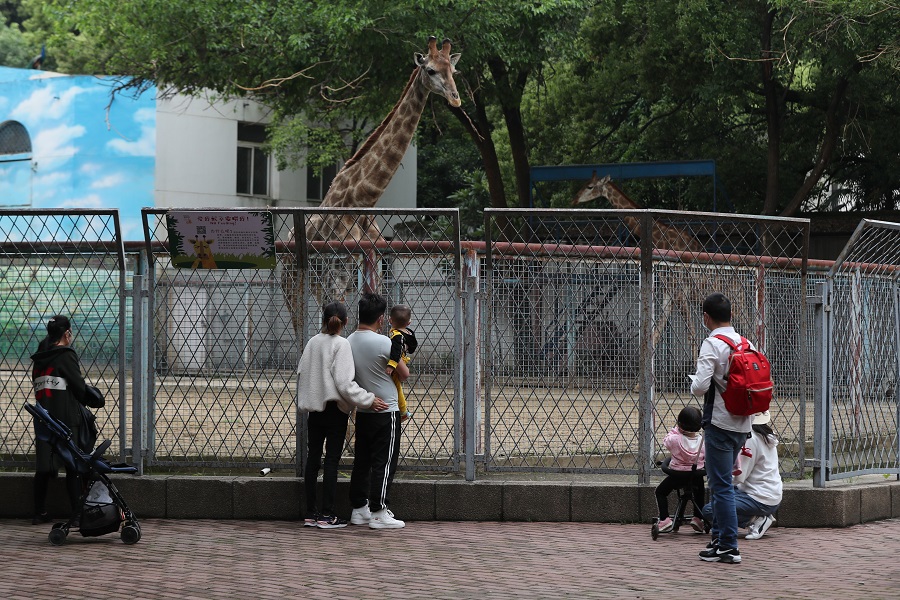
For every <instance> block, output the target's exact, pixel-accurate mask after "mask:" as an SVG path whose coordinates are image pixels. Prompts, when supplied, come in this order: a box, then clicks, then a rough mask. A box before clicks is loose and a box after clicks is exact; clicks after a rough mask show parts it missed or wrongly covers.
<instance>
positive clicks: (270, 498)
mask: <svg viewBox="0 0 900 600" xmlns="http://www.w3.org/2000/svg"><path fill="white" fill-rule="evenodd" d="M32 478H33V475H32V474H31V473H0V517H2V518H10V517H13V518H20V517H24V518H27V517H30V516H31V511H32V508H31V507H32V498H33V490H32ZM113 481H114V482H115V484H116V487H117V488H118V489H119V491H120V492H121V493H122V496H123V497H124V498H125V500H126V502H128V505H129V506H130V507H131V509H132V510H133V511H134V513H135V514H136V515H138V516H139V517H149V518H167V519H253V520H257V519H276V520H296V519H299V518H301V516H302V515H303V511H304V510H305V506H304V504H303V485H302V480H301V479H297V478H290V477H271V478H260V477H216V476H211V477H184V476H169V475H149V476H143V477H135V476H116V477H114V478H113ZM319 487H320V488H321V483H319ZM654 489H655V485H637V484H609V483H592V482H582V481H574V482H566V481H550V482H530V481H528V482H523V481H477V482H466V481H459V480H452V481H436V480H418V479H417V480H401V479H398V480H397V481H395V482H394V486H393V489H392V496H393V498H392V502H391V505H392V507H393V509H394V511H395V512H396V513H397V515H398V516H399V517H400V518H403V519H408V520H410V521H578V522H601V523H650V522H651V521H652V520H653V517H654V516H656V500H655V498H654V494H653V492H654ZM348 492H349V481H348V480H346V479H340V480H338V490H337V506H336V509H337V510H338V512H339V514H342V515H349V514H350V503H349V500H348ZM319 493H321V491H320V492H319ZM671 506H672V507H673V508H674V506H675V504H674V497H673V499H672V502H671ZM48 509H49V510H50V512H51V513H52V514H54V515H56V516H63V515H65V514H66V512H67V510H68V502H67V500H66V494H65V478H64V477H62V476H60V477H58V478H57V479H56V480H55V481H53V482H51V490H50V499H49V506H48ZM776 517H777V519H778V522H777V525H780V526H782V527H848V526H850V525H856V524H858V523H865V522H868V521H877V520H882V519H889V518H896V517H900V482H898V481H896V480H887V479H884V478H880V479H878V480H874V481H870V482H865V483H861V484H858V485H854V484H852V483H850V484H848V483H844V484H840V485H835V486H834V487H826V488H812V487H809V486H808V484H804V482H789V483H787V484H786V485H785V489H784V499H783V501H782V503H781V507H780V508H779V510H778V513H777V514H776Z"/></svg>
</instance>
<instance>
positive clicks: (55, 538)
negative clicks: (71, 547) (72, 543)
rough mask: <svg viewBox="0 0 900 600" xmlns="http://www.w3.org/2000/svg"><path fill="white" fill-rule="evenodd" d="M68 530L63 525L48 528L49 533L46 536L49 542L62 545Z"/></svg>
mask: <svg viewBox="0 0 900 600" xmlns="http://www.w3.org/2000/svg"><path fill="white" fill-rule="evenodd" d="M68 534H69V532H68V531H67V530H66V528H65V527H54V528H53V529H51V530H50V535H49V536H47V537H48V538H49V539H50V543H51V544H53V545H54V546H62V545H63V542H65V541H66V536H67V535H68Z"/></svg>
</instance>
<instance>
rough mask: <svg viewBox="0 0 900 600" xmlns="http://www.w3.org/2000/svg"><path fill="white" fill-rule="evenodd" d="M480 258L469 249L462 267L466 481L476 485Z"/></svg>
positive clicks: (479, 350) (479, 358)
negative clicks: (473, 482) (474, 482)
mask: <svg viewBox="0 0 900 600" xmlns="http://www.w3.org/2000/svg"><path fill="white" fill-rule="evenodd" d="M478 276H479V273H478V255H477V254H476V253H475V250H472V249H468V250H467V251H466V254H465V260H464V263H463V286H464V287H463V306H464V307H465V308H464V309H463V314H464V315H465V317H464V325H463V328H464V331H465V336H464V339H463V403H464V406H465V410H464V427H463V431H464V435H465V452H466V481H475V451H476V447H477V436H478V429H479V427H478V414H480V412H481V411H480V410H478V408H479V404H480V403H479V400H480V399H481V394H480V387H481V386H480V385H479V379H480V375H481V368H480V363H481V344H480V343H479V341H480V338H479V330H478V315H479V310H478Z"/></svg>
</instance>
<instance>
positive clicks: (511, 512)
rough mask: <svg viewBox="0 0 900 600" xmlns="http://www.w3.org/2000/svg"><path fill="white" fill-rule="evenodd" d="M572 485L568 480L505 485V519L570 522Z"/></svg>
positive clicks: (508, 483)
mask: <svg viewBox="0 0 900 600" xmlns="http://www.w3.org/2000/svg"><path fill="white" fill-rule="evenodd" d="M571 519H572V485H571V484H570V483H567V482H559V483H555V482H554V483H534V482H527V483H526V482H514V481H507V482H505V483H504V484H503V520H504V521H570V520H571Z"/></svg>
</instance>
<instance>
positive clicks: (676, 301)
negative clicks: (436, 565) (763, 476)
mask: <svg viewBox="0 0 900 600" xmlns="http://www.w3.org/2000/svg"><path fill="white" fill-rule="evenodd" d="M485 228H486V231H488V232H489V234H488V240H487V241H488V248H487V258H488V259H487V261H486V267H487V273H486V275H485V283H486V295H487V306H488V309H487V310H488V316H487V323H488V327H487V328H486V339H485V344H484V348H485V356H484V362H485V367H486V368H485V383H484V387H485V394H484V398H485V406H484V419H485V434H484V435H485V441H484V454H485V464H486V466H487V468H488V469H495V470H542V469H543V470H553V471H584V472H601V473H603V472H609V473H638V474H641V475H645V474H646V472H647V469H648V467H649V466H650V465H651V464H652V461H653V458H654V457H657V456H661V454H662V452H663V449H662V446H661V442H662V438H663V437H664V436H665V432H666V431H667V429H668V428H669V427H671V426H672V424H673V423H674V422H675V417H676V415H677V413H678V411H679V410H680V409H681V408H682V407H683V406H685V405H686V404H691V403H698V402H699V400H698V399H696V398H693V397H691V396H690V394H689V391H688V378H687V375H688V374H689V373H693V372H694V365H695V361H696V353H697V350H698V349H699V346H700V343H701V342H702V340H703V339H704V337H705V336H706V332H705V330H704V329H703V325H702V311H701V309H700V307H701V303H702V300H703V298H704V297H705V296H706V295H707V294H709V293H711V292H713V291H721V292H723V293H725V294H726V295H728V296H729V297H730V298H731V300H732V306H733V312H734V315H733V317H734V318H733V321H734V325H735V327H736V328H737V329H738V330H739V331H742V332H743V333H744V335H746V337H748V338H749V339H750V340H751V341H753V342H754V343H755V344H757V345H758V346H759V347H761V348H763V349H764V350H765V351H766V352H767V354H768V355H769V356H770V358H771V359H772V363H773V365H774V366H775V373H774V376H775V378H776V381H777V382H778V399H777V401H776V403H775V407H776V413H777V414H776V420H775V426H776V428H777V429H778V430H779V433H780V434H781V437H782V441H783V445H782V457H781V458H782V464H783V470H784V471H785V472H787V473H798V472H799V470H800V468H801V465H802V458H803V453H804V446H805V439H806V436H807V432H806V415H807V413H808V412H809V414H811V410H808V407H807V389H806V386H805V385H799V384H798V383H797V382H799V381H802V380H803V377H802V375H803V373H804V372H805V371H804V369H805V361H806V360H807V358H806V356H805V354H806V352H805V348H804V347H803V346H798V344H797V343H796V340H797V339H799V338H800V336H801V334H802V333H803V332H804V331H803V330H804V329H805V321H804V314H805V304H804V303H805V296H806V289H805V259H806V255H807V245H808V222H806V221H802V220H792V219H771V218H752V217H738V216H736V215H727V216H726V215H713V214H706V213H678V212H668V211H608V210H585V211H571V210H566V211H558V210H536V211H527V212H526V211H500V210H488V211H486V213H485ZM644 231H647V232H649V235H643V232H644Z"/></svg>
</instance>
